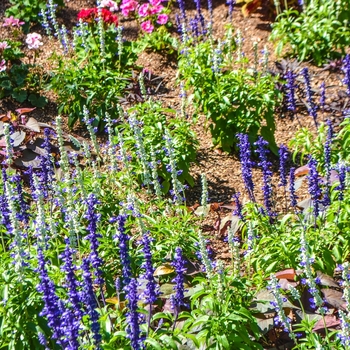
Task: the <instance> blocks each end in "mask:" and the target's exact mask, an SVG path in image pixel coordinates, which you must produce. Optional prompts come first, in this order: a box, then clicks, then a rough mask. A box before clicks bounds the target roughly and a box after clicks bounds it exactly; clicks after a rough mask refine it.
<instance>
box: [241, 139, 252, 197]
mask: <svg viewBox="0 0 350 350" xmlns="http://www.w3.org/2000/svg"><path fill="white" fill-rule="evenodd" d="M237 138H238V140H239V144H238V147H239V154H240V160H241V169H242V177H243V181H244V184H245V187H246V189H247V191H248V194H249V197H250V200H251V201H253V202H255V197H254V183H253V175H252V167H253V166H254V165H255V164H254V162H253V161H252V160H251V150H250V143H249V140H248V135H244V134H237Z"/></svg>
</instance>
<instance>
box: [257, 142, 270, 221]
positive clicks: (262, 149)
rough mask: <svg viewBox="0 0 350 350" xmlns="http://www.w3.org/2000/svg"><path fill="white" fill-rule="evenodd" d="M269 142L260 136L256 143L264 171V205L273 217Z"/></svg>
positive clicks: (268, 213)
mask: <svg viewBox="0 0 350 350" xmlns="http://www.w3.org/2000/svg"><path fill="white" fill-rule="evenodd" d="M268 144H269V143H268V142H267V141H265V140H264V139H263V138H262V137H261V136H259V138H258V141H257V142H255V145H256V146H257V149H256V152H257V153H258V154H259V163H258V165H259V166H260V167H261V168H262V173H263V186H262V190H263V194H264V206H265V209H266V212H267V215H268V216H269V217H270V218H272V217H273V216H274V213H273V211H272V200H271V197H272V185H271V176H272V171H271V169H270V168H271V165H272V164H271V162H269V161H268V160H267V154H268V152H269V151H268V150H267V148H266V147H267V146H268Z"/></svg>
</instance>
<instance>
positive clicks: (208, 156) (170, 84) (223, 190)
mask: <svg viewBox="0 0 350 350" xmlns="http://www.w3.org/2000/svg"><path fill="white" fill-rule="evenodd" d="M93 4H94V1H92V0H80V1H78V0H74V1H67V2H66V8H64V9H62V10H60V12H59V13H58V18H59V19H60V21H62V22H64V24H65V25H66V26H67V28H68V29H70V28H71V27H72V26H73V25H74V23H75V19H76V15H77V13H78V11H79V10H80V9H82V8H86V7H91V6H93ZM187 5H188V8H189V9H190V10H189V13H188V17H191V16H193V15H194V13H195V7H194V4H193V3H190V2H188V3H187ZM213 5H214V36H216V37H222V36H223V33H224V24H225V23H227V7H226V5H225V2H224V1H215V2H214V4H213ZM8 6H9V4H8V2H7V0H5V1H2V2H1V3H0V21H2V18H3V15H4V10H5V9H6V8H7V7H8ZM202 6H203V7H206V4H204V3H203V4H202ZM175 8H176V6H175ZM268 11H269V10H268V9H266V8H264V10H263V9H262V8H260V9H259V10H258V11H257V12H256V13H254V14H253V15H252V16H251V17H249V18H244V17H243V15H242V13H241V9H240V7H237V6H236V7H235V9H234V13H233V26H234V28H236V29H240V30H241V32H242V35H243V37H244V44H243V51H244V53H245V55H246V56H248V57H249V58H252V57H253V50H252V45H253V42H255V41H256V42H258V43H259V50H262V49H263V47H264V45H265V44H266V45H267V47H268V49H269V51H270V68H271V69H274V67H275V65H274V61H275V60H276V57H275V55H274V53H273V52H274V43H272V42H269V41H268V37H269V34H270V25H271V18H269V16H268ZM175 12H178V10H175V11H173V13H172V15H171V16H172V19H173V22H174V18H175V15H174V13H175ZM204 14H205V16H207V12H206V11H204ZM122 25H123V26H124V27H125V35H126V36H127V37H128V38H132V37H135V36H136V33H137V27H136V24H135V23H134V22H132V21H123V22H122ZM31 31H37V32H40V33H41V34H42V35H43V37H44V46H43V49H42V50H41V52H40V56H39V58H38V60H37V63H38V64H40V65H41V66H42V67H43V69H44V70H46V69H50V68H51V67H50V65H51V64H52V63H51V61H50V60H49V57H50V56H51V54H52V53H53V52H59V51H60V49H59V47H58V45H57V43H55V42H53V41H50V40H49V39H48V38H47V37H45V36H44V32H43V30H42V29H41V28H40V26H39V25H36V26H35V27H33V28H32V30H31ZM8 35H9V29H8V28H3V27H0V37H1V38H7V37H8ZM24 50H25V48H24ZM31 55H32V54H31V53H28V58H27V60H29V61H30V60H32V59H33V58H32V56H31ZM137 63H138V64H139V65H141V66H143V67H144V68H147V69H148V70H150V71H152V72H153V73H154V74H155V75H158V76H161V77H162V78H163V83H162V85H163V87H164V88H165V90H166V91H167V94H166V95H164V94H162V95H160V96H158V97H157V98H159V99H162V100H163V101H164V103H165V104H166V105H171V106H172V107H173V108H176V109H179V108H180V98H179V89H178V85H177V82H176V70H177V64H176V60H173V59H172V58H170V59H169V57H166V56H165V55H162V54H159V53H143V54H142V55H140V57H139V60H138V62H137ZM304 66H307V67H309V69H310V74H311V75H312V78H313V81H312V83H313V86H314V88H315V90H316V91H318V87H319V85H320V83H321V82H322V81H325V82H326V85H327V86H333V87H332V88H329V90H327V93H329V95H328V99H329V100H332V99H334V100H336V99H337V98H338V97H337V89H338V87H339V86H341V74H340V73H329V72H328V71H325V70H322V69H320V68H317V67H314V66H312V65H310V64H308V63H304V64H302V65H301V67H304ZM343 90H344V88H343ZM47 97H48V98H49V99H50V102H49V104H48V105H47V106H46V107H45V108H43V109H40V108H37V109H36V111H35V112H33V114H32V115H33V116H34V117H35V118H37V119H39V120H40V121H44V122H52V121H53V120H54V119H55V117H56V116H57V105H56V103H55V96H53V95H50V94H47ZM16 107H17V108H18V104H16V103H13V102H12V101H10V100H8V99H6V100H0V114H2V113H6V112H7V111H8V110H13V109H14V108H16ZM21 107H28V105H21ZM302 110H303V111H302V113H301V114H300V118H299V122H300V123H301V125H302V126H305V127H309V128H311V129H313V128H314V126H313V123H312V120H311V117H309V116H307V113H306V112H305V108H302ZM188 113H189V114H191V108H189V109H188ZM329 117H331V118H332V119H333V120H335V119H337V118H338V116H336V115H335V116H330V115H326V114H324V115H322V114H320V117H319V118H320V121H321V120H323V119H325V118H329ZM299 122H298V121H297V120H296V119H295V120H291V119H290V118H289V117H283V115H276V124H277V130H276V133H275V137H276V141H277V144H282V143H283V144H286V145H288V143H289V141H290V140H291V139H292V138H293V137H294V135H295V133H296V131H297V130H298V129H299V128H300V125H299ZM205 124H206V123H205V118H204V116H201V117H200V118H199V120H198V121H197V123H196V124H195V125H193V129H194V130H195V131H196V133H197V135H198V139H199V141H200V146H199V149H198V153H197V163H196V164H193V166H192V168H191V173H192V175H193V177H194V179H195V186H194V187H193V188H191V189H190V190H189V191H188V205H193V204H195V203H196V202H197V203H198V202H200V197H201V184H200V174H202V173H205V174H206V175H207V179H208V185H209V197H210V200H211V202H226V203H227V202H230V201H231V197H232V194H233V193H234V191H238V192H240V193H241V194H242V196H241V199H242V201H243V202H245V201H247V200H248V198H247V194H246V191H245V189H244V185H243V182H242V180H241V170H240V162H239V160H238V159H237V156H236V155H232V154H226V153H224V152H222V151H220V150H219V149H215V148H214V147H213V145H212V142H211V136H210V133H209V131H208V130H206V129H205ZM71 132H72V133H73V134H74V133H78V134H79V135H80V136H83V137H87V133H86V132H85V131H84V130H81V129H80V130H75V131H71ZM272 161H273V164H274V175H273V183H274V185H275V189H276V193H277V195H276V202H277V203H280V202H281V201H282V199H283V193H282V190H281V189H280V188H279V187H278V186H277V183H278V171H277V170H278V166H277V159H276V158H273V157H272ZM254 181H255V186H256V192H257V198H258V200H261V199H262V195H261V191H260V188H261V185H262V179H261V172H260V171H259V170H258V169H256V170H254ZM301 199H303V198H301ZM223 211H225V210H223ZM229 212H230V211H229V210H227V209H226V213H227V214H228V213H229ZM224 215H225V213H224V212H223V213H222V216H224ZM215 221H216V214H211V215H209V217H208V218H207V219H206V220H205V222H204V224H205V225H206V227H208V226H209V227H210V226H211V227H212V226H214V223H215ZM208 238H210V240H211V243H212V247H213V248H214V251H215V253H216V255H217V257H219V258H222V259H227V258H229V254H228V247H227V243H223V239H222V238H223V237H221V236H219V235H216V233H215V230H212V232H211V233H210V236H209V237H208Z"/></svg>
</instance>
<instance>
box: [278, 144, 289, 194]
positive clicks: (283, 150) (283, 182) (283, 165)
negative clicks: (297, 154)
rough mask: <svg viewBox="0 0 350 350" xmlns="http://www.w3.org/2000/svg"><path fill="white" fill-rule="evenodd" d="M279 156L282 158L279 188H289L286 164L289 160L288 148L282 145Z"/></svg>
mask: <svg viewBox="0 0 350 350" xmlns="http://www.w3.org/2000/svg"><path fill="white" fill-rule="evenodd" d="M278 154H279V156H280V166H279V171H280V183H279V186H283V187H286V186H287V171H286V162H287V159H288V148H287V146H285V145H281V146H280V148H279V150H278Z"/></svg>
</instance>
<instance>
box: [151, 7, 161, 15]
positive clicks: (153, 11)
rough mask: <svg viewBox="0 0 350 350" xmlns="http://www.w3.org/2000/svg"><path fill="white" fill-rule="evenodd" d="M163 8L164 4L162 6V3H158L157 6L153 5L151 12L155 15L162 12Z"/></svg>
mask: <svg viewBox="0 0 350 350" xmlns="http://www.w3.org/2000/svg"><path fill="white" fill-rule="evenodd" d="M163 9H164V6H162V5H157V6H154V7H151V9H150V14H151V15H155V14H156V13H159V12H162V10H163Z"/></svg>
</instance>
